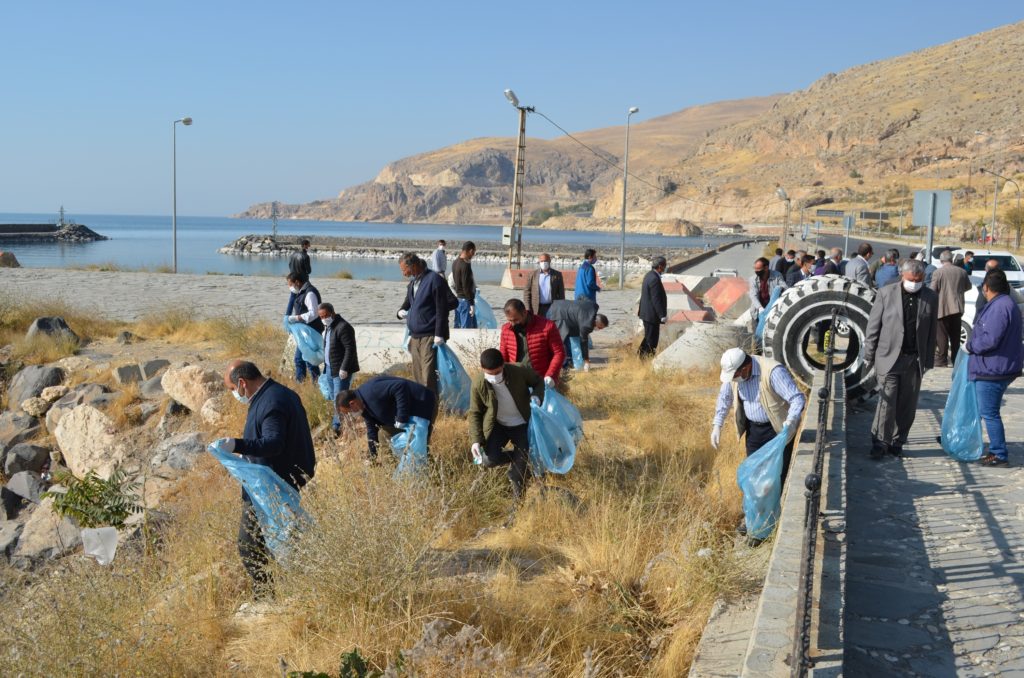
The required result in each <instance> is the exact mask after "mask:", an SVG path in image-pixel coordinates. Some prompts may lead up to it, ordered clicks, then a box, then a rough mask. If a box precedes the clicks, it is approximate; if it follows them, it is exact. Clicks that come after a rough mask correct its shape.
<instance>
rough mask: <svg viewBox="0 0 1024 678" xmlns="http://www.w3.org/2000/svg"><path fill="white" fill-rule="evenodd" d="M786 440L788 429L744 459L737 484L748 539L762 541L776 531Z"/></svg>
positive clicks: (784, 428) (784, 427)
mask: <svg viewBox="0 0 1024 678" xmlns="http://www.w3.org/2000/svg"><path fill="white" fill-rule="evenodd" d="M788 441H789V426H788V425H787V426H783V427H782V432H781V433H779V434H778V435H777V436H775V437H774V438H772V439H771V440H769V441H768V442H767V443H765V444H764V445H762V446H761V449H759V450H758V451H757V452H754V453H753V454H752V455H750V456H749V457H747V458H746V459H744V460H743V462H742V463H741V464H740V466H739V468H738V469H736V482H737V484H738V485H739V486H740V490H742V491H743V515H744V517H745V519H746V521H747V536H749V537H753V538H754V539H764V538H766V537H767V536H768V535H770V534H771V533H772V530H774V529H775V523H776V522H777V521H778V519H779V512H780V511H781V509H782V507H781V501H780V500H781V497H782V455H783V453H784V451H785V449H786V443H787V442H788Z"/></svg>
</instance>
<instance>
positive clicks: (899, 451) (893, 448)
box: [889, 445, 903, 459]
mask: <svg viewBox="0 0 1024 678" xmlns="http://www.w3.org/2000/svg"><path fill="white" fill-rule="evenodd" d="M889 454H891V455H892V456H894V457H896V458H897V459H899V458H900V457H902V456H903V446H902V445H890V446H889Z"/></svg>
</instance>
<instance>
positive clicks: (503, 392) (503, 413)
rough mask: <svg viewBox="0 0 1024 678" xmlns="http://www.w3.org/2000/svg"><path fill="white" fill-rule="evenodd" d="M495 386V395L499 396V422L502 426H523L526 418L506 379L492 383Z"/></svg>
mask: <svg viewBox="0 0 1024 678" xmlns="http://www.w3.org/2000/svg"><path fill="white" fill-rule="evenodd" d="M491 386H493V387H494V395H496V396H497V397H498V423H499V424H501V425H502V426H508V427H512V426H523V425H524V424H526V420H525V419H523V415H521V414H519V408H518V407H516V401H515V399H514V398H513V397H512V394H511V393H510V392H509V390H508V385H507V384H506V383H505V381H504V380H502V382H501V383H500V384H491Z"/></svg>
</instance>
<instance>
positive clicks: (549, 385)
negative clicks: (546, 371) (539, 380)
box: [544, 377, 555, 388]
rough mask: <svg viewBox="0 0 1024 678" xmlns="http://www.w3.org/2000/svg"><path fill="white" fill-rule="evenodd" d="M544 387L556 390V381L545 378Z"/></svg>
mask: <svg viewBox="0 0 1024 678" xmlns="http://www.w3.org/2000/svg"><path fill="white" fill-rule="evenodd" d="M544 387H545V388H554V387H555V380H554V379H552V378H551V377H544Z"/></svg>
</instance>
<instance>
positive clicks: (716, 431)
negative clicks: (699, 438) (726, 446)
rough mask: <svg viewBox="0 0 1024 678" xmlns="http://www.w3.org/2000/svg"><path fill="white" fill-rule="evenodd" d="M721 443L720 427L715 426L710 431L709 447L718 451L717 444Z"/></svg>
mask: <svg viewBox="0 0 1024 678" xmlns="http://www.w3.org/2000/svg"><path fill="white" fill-rule="evenodd" d="M720 442H722V427H721V426H716V427H714V428H713V429H711V447H713V448H715V449H716V450H717V449H718V443H720Z"/></svg>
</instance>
